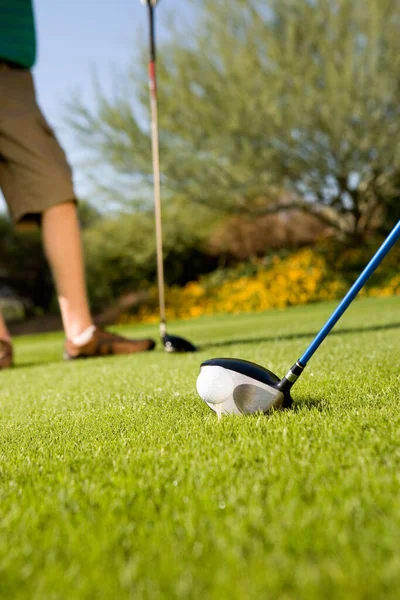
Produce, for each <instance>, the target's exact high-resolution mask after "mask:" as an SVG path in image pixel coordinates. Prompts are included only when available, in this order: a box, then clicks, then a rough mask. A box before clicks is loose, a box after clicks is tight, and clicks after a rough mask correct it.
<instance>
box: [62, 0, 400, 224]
mask: <svg viewBox="0 0 400 600" xmlns="http://www.w3.org/2000/svg"><path fill="white" fill-rule="evenodd" d="M192 5H193V8H194V9H195V10H196V17H195V18H193V19H192V22H191V23H186V24H185V27H184V28H181V30H179V27H178V26H175V28H174V27H172V29H171V34H172V36H171V41H169V42H166V43H163V45H162V47H161V48H160V52H159V54H158V57H159V96H160V130H161V136H160V143H161V158H162V171H163V189H164V194H165V195H166V196H167V198H169V199H171V198H176V197H179V198H183V199H184V200H185V201H186V203H187V204H188V205H190V204H193V205H196V204H197V205H199V204H202V205H206V206H207V207H211V208H212V209H214V210H219V211H221V212H226V213H246V214H253V215H259V214H265V213H268V212H276V211H280V210H288V209H290V208H293V207H296V208H298V207H301V208H302V209H303V210H306V211H308V212H312V213H314V214H317V215H318V216H319V217H320V218H321V219H322V220H323V221H324V222H326V223H328V224H329V225H330V226H333V227H335V228H337V229H338V230H339V231H341V232H343V233H344V234H351V235H355V234H357V235H360V236H362V235H363V234H364V233H365V232H366V231H368V230H369V229H370V228H372V227H376V226H377V225H380V226H381V227H383V228H384V229H385V228H387V227H389V225H390V222H393V221H395V220H396V219H397V218H399V217H400V208H399V206H400V195H399V185H398V182H399V173H400V108H399V107H400V105H399V101H398V99H399V91H400V89H399V88H400V85H399V81H400V80H399V72H400V35H399V33H400V2H399V0H379V2H378V1H377V0H192ZM145 62H146V57H145V55H144V56H143V60H142V63H141V64H140V68H136V69H135V70H134V71H133V72H131V73H127V74H125V75H124V74H122V75H120V80H119V85H117V86H116V92H115V95H114V96H113V97H112V98H107V97H106V95H105V94H104V93H102V91H101V89H99V88H98V89H97V107H96V108H95V109H94V110H93V111H90V110H89V109H88V108H86V107H85V106H84V105H82V103H81V102H79V100H77V99H75V101H74V102H72V104H71V105H70V106H69V122H70V123H71V125H72V126H73V128H74V129H75V131H76V133H77V134H78V137H79V139H80V142H81V144H82V146H83V147H84V148H86V149H87V150H88V151H89V152H90V153H91V154H92V159H94V164H95V166H96V169H97V171H96V173H97V175H96V177H97V180H98V182H99V183H100V177H99V166H104V165H108V167H109V168H110V169H111V171H110V172H108V174H107V175H108V181H107V183H108V185H105V184H104V182H101V186H102V188H103V190H104V189H111V190H112V192H111V193H112V196H111V197H112V198H113V201H116V200H117V199H119V200H121V199H124V200H125V201H126V200H128V201H132V200H133V199H135V198H136V202H137V204H138V205H140V202H139V199H141V198H143V197H145V194H144V192H145V191H146V190H147V189H150V185H151V158H150V143H149V128H148V120H149V117H148V112H147V105H148V98H147V85H146V81H145V79H146V68H145ZM138 115H147V118H143V117H142V116H138ZM132 190H135V192H133V191H132ZM193 214H194V213H193Z"/></svg>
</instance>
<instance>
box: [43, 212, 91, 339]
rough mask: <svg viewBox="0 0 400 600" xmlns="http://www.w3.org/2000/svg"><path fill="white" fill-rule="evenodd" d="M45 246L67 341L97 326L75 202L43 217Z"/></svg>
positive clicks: (46, 213) (45, 213) (44, 213)
mask: <svg viewBox="0 0 400 600" xmlns="http://www.w3.org/2000/svg"><path fill="white" fill-rule="evenodd" d="M42 233H43V245H44V249H45V252H46V255H47V259H48V261H49V264H50V267H51V270H52V273H53V277H54V282H55V285H56V289H57V295H58V301H59V304H60V310H61V316H62V321H63V325H64V330H65V335H66V337H67V339H69V340H72V339H73V338H76V336H77V335H79V334H80V333H82V332H83V331H85V330H86V329H87V328H88V327H90V326H91V325H93V320H92V317H91V314H90V309H89V302H88V299H87V292H86V283H85V274H84V263H83V251H82V242H81V235H80V230H79V223H78V216H77V210H76V205H75V203H74V202H72V201H71V202H65V203H63V204H56V205H55V206H52V207H51V208H48V209H47V210H45V211H44V212H43V215H42Z"/></svg>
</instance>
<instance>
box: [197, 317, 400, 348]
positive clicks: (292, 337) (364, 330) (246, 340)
mask: <svg viewBox="0 0 400 600" xmlns="http://www.w3.org/2000/svg"><path fill="white" fill-rule="evenodd" d="M399 328H400V322H395V323H387V324H386V325H371V326H370V327H355V328H350V327H349V328H345V329H338V330H334V331H332V332H331V333H330V334H329V335H347V334H352V333H368V332H370V331H387V330H389V329H399ZM316 334H317V332H316V331H313V332H311V333H286V334H284V335H271V336H264V337H254V338H240V339H232V340H226V341H222V342H215V343H209V344H203V345H202V346H199V347H198V348H199V350H208V348H225V347H227V346H233V345H235V344H254V343H257V342H280V341H288V340H298V339H304V338H307V339H309V340H310V341H311V340H312V339H313V338H314V337H315V335H316Z"/></svg>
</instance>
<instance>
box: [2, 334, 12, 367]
mask: <svg viewBox="0 0 400 600" xmlns="http://www.w3.org/2000/svg"><path fill="white" fill-rule="evenodd" d="M13 363H14V361H13V347H12V345H11V344H10V342H6V340H0V370H1V369H8V368H9V367H12V366H13Z"/></svg>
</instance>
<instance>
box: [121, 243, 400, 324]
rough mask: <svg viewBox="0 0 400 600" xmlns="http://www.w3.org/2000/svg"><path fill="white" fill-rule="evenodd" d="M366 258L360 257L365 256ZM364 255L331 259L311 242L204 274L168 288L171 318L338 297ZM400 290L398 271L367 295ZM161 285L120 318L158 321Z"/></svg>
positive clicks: (363, 291)
mask: <svg viewBox="0 0 400 600" xmlns="http://www.w3.org/2000/svg"><path fill="white" fill-rule="evenodd" d="M361 259H362V257H361ZM352 260H353V264H354V261H358V260H360V255H359V253H358V251H357V250H350V253H348V254H347V255H344V256H342V257H341V264H340V268H336V267H339V262H338V261H337V260H336V258H333V257H331V260H329V258H328V255H327V253H325V254H324V253H323V252H322V253H318V252H316V251H315V250H312V249H310V248H307V249H302V250H299V251H297V252H295V253H293V254H291V255H289V256H285V257H278V256H275V257H274V258H272V260H270V263H269V265H268V266H265V264H261V263H260V264H259V265H258V266H256V267H255V269H253V271H254V272H253V273H251V274H249V275H243V274H242V275H239V276H237V277H236V278H235V277H234V275H235V270H233V271H231V272H230V273H229V277H227V278H226V279H225V280H224V281H222V282H216V281H215V277H214V278H213V276H212V275H211V276H205V277H203V278H202V279H200V281H193V282H190V283H188V284H187V285H185V286H184V287H182V288H180V287H177V286H173V287H169V288H168V289H167V293H166V298H167V309H166V312H167V319H191V318H195V317H199V316H201V315H212V314H216V313H239V312H257V311H263V310H267V309H269V308H285V307H287V306H294V305H297V304H307V303H310V302H318V301H322V300H333V299H336V298H339V297H341V296H342V295H343V293H344V292H345V291H346V290H347V289H348V287H349V283H348V281H347V280H346V277H345V275H346V264H347V265H349V264H350V263H351V261H352ZM395 294H399V295H400V274H395V275H393V276H391V277H390V278H389V280H388V281H385V283H384V284H382V285H379V286H374V287H370V288H364V289H363V290H362V295H364V296H375V297H379V296H391V295H395ZM158 318H159V317H158V297H157V290H156V288H154V289H153V290H152V291H151V298H150V300H149V301H148V302H147V303H146V304H145V305H142V306H140V307H139V309H138V311H137V313H136V314H135V315H134V316H133V315H123V316H122V317H121V319H120V322H122V323H127V322H130V321H134V322H138V321H142V322H157V321H158Z"/></svg>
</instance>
